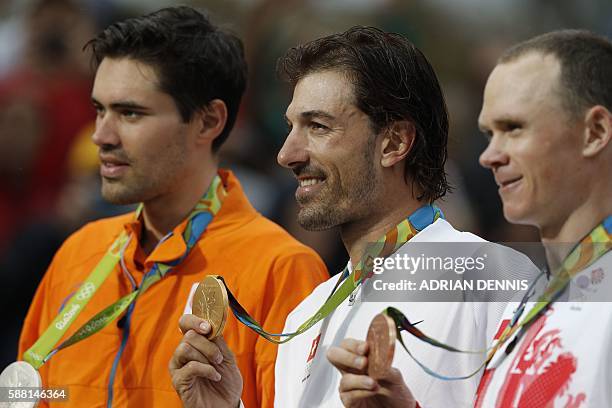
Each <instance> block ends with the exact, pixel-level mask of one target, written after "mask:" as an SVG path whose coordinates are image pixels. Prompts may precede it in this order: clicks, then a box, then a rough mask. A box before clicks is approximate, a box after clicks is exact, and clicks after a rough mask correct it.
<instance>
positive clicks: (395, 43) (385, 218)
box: [171, 27, 531, 408]
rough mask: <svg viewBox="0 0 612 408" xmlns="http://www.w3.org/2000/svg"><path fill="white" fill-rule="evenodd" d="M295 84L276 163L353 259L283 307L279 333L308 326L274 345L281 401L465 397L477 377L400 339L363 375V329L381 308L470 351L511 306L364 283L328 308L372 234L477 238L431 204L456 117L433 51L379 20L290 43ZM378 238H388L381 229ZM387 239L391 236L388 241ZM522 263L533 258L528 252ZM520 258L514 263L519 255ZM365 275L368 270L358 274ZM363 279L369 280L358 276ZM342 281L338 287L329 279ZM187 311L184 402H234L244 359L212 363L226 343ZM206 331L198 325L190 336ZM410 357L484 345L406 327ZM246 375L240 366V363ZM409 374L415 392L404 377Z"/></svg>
mask: <svg viewBox="0 0 612 408" xmlns="http://www.w3.org/2000/svg"><path fill="white" fill-rule="evenodd" d="M278 72H279V74H280V76H281V78H283V79H285V80H286V81H288V82H289V83H290V84H291V85H292V86H293V87H294V88H293V99H292V101H291V103H290V105H289V107H288V108H287V110H286V121H287V124H288V127H289V134H288V135H287V139H286V141H285V143H284V145H283V147H282V149H281V150H280V152H279V154H278V162H279V163H280V164H281V165H282V166H284V167H286V168H288V169H291V170H292V172H293V173H294V174H295V176H296V178H297V180H298V183H299V185H298V188H297V190H296V194H295V196H296V200H297V202H298V204H299V213H298V220H299V222H300V224H301V225H303V226H304V227H305V228H307V229H310V230H323V229H329V228H334V227H338V228H339V230H340V234H341V237H342V240H343V242H344V245H345V247H346V250H347V252H348V254H349V256H350V260H349V263H348V265H347V267H346V268H345V270H344V271H343V272H342V273H341V274H340V275H339V276H335V277H333V278H331V279H330V280H328V281H327V282H325V283H323V284H321V285H319V286H318V287H317V288H316V289H315V290H314V291H313V292H312V294H311V295H310V296H308V297H307V298H306V299H305V300H304V301H303V302H302V303H300V305H298V307H297V308H295V309H294V310H293V311H292V312H291V313H290V315H289V316H288V318H287V321H286V323H285V328H284V330H283V332H284V333H293V332H296V331H302V328H300V327H301V326H302V324H303V323H304V322H306V321H308V320H309V318H311V317H312V316H317V315H319V317H322V316H326V317H325V318H324V319H317V318H315V319H314V321H316V322H315V323H312V324H311V325H306V326H308V327H309V328H308V329H307V330H305V331H304V332H303V333H302V334H300V335H298V336H296V337H294V338H292V339H291V340H290V341H288V342H287V343H285V344H282V345H281V346H280V347H279V354H278V358H277V362H276V389H275V392H276V398H275V406H277V407H279V408H280V407H283V408H284V407H337V406H341V405H342V404H345V405H348V406H385V407H387V406H403V407H409V406H415V404H416V401H419V402H420V403H421V404H423V406H427V407H430V406H438V407H450V406H453V407H463V406H469V405H470V404H471V401H472V397H473V395H474V392H475V390H476V386H477V384H478V379H479V375H475V376H473V377H471V378H469V379H467V380H465V381H456V382H450V383H448V382H445V381H442V380H440V379H438V378H434V377H432V376H430V375H428V374H427V373H425V372H424V371H423V370H422V369H421V367H419V365H418V364H417V363H416V362H415V361H413V360H412V359H411V358H410V357H409V356H408V354H407V353H404V352H401V351H400V350H398V351H397V352H396V353H395V357H394V360H393V364H392V366H393V367H394V368H392V369H390V370H389V371H388V372H387V373H386V375H385V376H384V377H382V378H379V379H378V381H376V380H374V379H372V378H370V377H369V376H368V375H367V370H368V345H367V343H366V342H364V341H363V340H357V339H364V338H365V336H366V333H367V331H368V326H369V324H370V322H371V321H372V319H373V318H374V316H376V315H377V314H378V313H380V312H381V311H382V309H383V308H384V307H386V306H393V307H395V308H397V309H399V310H401V311H402V312H403V313H404V314H405V315H406V316H407V317H408V318H409V319H410V321H420V320H422V322H421V323H420V324H419V326H418V327H419V328H420V329H421V330H423V331H424V332H426V333H427V334H429V335H430V336H432V337H433V338H436V339H438V340H440V341H442V342H445V343H452V344H453V345H454V346H456V347H458V348H461V349H464V350H484V349H485V348H486V345H487V343H488V340H489V339H491V338H492V336H493V330H494V329H495V325H496V324H497V322H498V319H499V316H500V314H501V312H502V310H503V306H501V307H500V305H499V304H496V303H490V304H482V303H468V302H465V303H463V302H422V301H421V302H412V303H410V300H411V297H410V295H409V294H406V295H399V296H403V297H401V298H397V297H395V298H389V301H388V302H385V303H379V302H371V301H368V300H369V299H368V294H365V291H364V290H362V285H356V288H353V290H351V291H350V292H351V294H350V296H349V295H348V294H347V296H346V297H345V298H342V299H340V300H339V301H338V302H337V303H335V304H334V305H333V307H332V308H333V311H332V312H330V313H328V314H325V313H323V312H321V311H320V308H321V307H322V305H324V304H327V302H326V300H327V299H330V294H331V293H334V295H332V296H331V298H335V296H336V294H338V293H342V291H343V289H342V288H343V287H344V285H345V284H348V285H350V284H351V282H355V281H356V280H357V279H360V278H357V277H358V276H363V275H362V274H361V272H363V271H366V270H367V269H366V268H365V267H364V266H363V265H365V263H362V262H361V260H362V258H363V257H364V254H366V253H368V251H369V249H368V248H369V244H371V243H373V242H376V241H377V240H379V239H384V241H385V244H389V246H390V247H394V248H396V249H397V252H395V251H392V252H395V253H396V254H402V253H407V251H410V247H411V244H412V243H433V242H436V243H440V242H446V243H457V242H459V243H466V242H467V243H469V242H471V243H476V244H477V245H480V244H482V243H483V242H484V240H482V239H481V238H479V237H477V236H475V235H473V234H470V233H466V232H460V231H457V230H456V229H454V228H453V227H452V226H451V224H450V223H449V222H447V221H446V220H444V216H443V214H442V213H441V211H440V210H439V208H438V207H436V206H435V205H434V204H433V203H434V201H435V200H437V199H439V198H441V197H443V196H444V195H445V194H446V192H447V190H448V184H447V181H446V177H445V171H444V163H445V161H446V155H447V152H446V145H447V138H448V117H447V111H446V106H445V102H444V97H443V94H442V90H441V89H440V86H439V83H438V80H437V78H436V75H435V73H434V71H433V69H432V67H431V65H430V64H429V62H428V61H427V59H426V58H425V56H424V55H423V54H422V53H421V52H420V51H419V50H418V49H417V48H416V47H415V46H414V45H413V44H412V43H410V41H408V40H407V39H406V38H404V37H402V36H401V35H398V34H393V33H386V32H383V31H381V30H379V29H376V28H371V27H353V28H351V29H349V30H348V31H346V32H343V33H340V34H334V35H330V36H327V37H324V38H320V39H317V40H314V41H312V42H309V43H307V44H304V45H300V46H297V47H294V48H291V49H290V50H289V51H288V52H287V53H286V54H285V56H284V57H282V58H281V59H280V61H279V63H278ZM381 237H382V238H381ZM385 246H386V245H385ZM524 261H525V262H524V264H523V265H522V266H520V265H519V269H520V268H525V269H529V268H530V267H531V265H530V264H529V262H528V261H526V260H524ZM516 265H518V264H515V266H516ZM365 274H366V273H365V272H364V275H365ZM360 282H361V281H360ZM337 287H340V289H338V290H335V289H336V288H337ZM201 323H202V320H201V319H198V318H196V317H195V316H193V315H185V316H183V317H182V318H181V321H180V326H181V329H182V330H183V331H184V332H185V333H186V335H185V337H184V339H183V344H187V345H189V349H195V350H197V351H198V353H195V352H186V350H187V349H188V347H181V348H178V349H177V351H176V352H175V355H174V358H173V361H172V362H171V371H172V373H173V378H174V379H175V382H174V383H175V386H176V387H177V391H178V392H179V394H180V395H181V398H182V399H183V402H184V403H185V406H187V407H190V408H191V407H193V408H195V407H215V408H219V407H236V406H238V405H239V403H240V401H239V400H238V399H236V398H235V396H236V395H239V391H238V390H239V386H240V383H239V381H238V380H237V378H238V374H239V373H238V369H237V367H235V366H234V365H231V364H229V365H223V366H220V365H217V364H215V363H214V360H213V357H214V355H216V353H219V352H221V353H222V354H223V355H224V358H227V359H228V360H229V361H231V355H232V352H231V350H230V349H229V348H228V347H227V345H226V344H225V343H224V342H223V340H222V339H220V338H217V339H215V340H214V341H213V342H211V341H208V340H207V339H206V337H205V335H206V334H207V333H208V331H207V330H202V328H200V327H199V325H200V324H201ZM194 333H199V334H200V335H199V336H196V335H194ZM404 341H405V343H406V345H407V347H408V348H409V349H410V350H411V351H412V352H413V354H415V355H418V356H421V358H422V359H423V358H425V359H426V360H425V361H426V363H427V365H428V366H429V367H430V368H432V369H433V370H435V371H437V372H443V373H448V372H453V373H468V372H470V371H473V370H474V368H477V367H478V364H479V363H478V361H479V360H480V361H482V360H483V359H484V353H481V354H474V355H467V354H454V355H451V354H452V353H448V352H446V351H444V350H441V349H439V348H432V347H431V346H430V345H428V344H425V343H423V342H421V341H419V340H418V339H416V338H412V337H408V336H405V338H404ZM242 375H243V376H244V375H245V374H244V373H242ZM402 378H403V379H404V380H405V381H407V382H408V383H409V384H411V385H414V388H413V389H414V393H411V392H410V391H408V390H407V389H406V388H405V387H399V386H396V385H397V384H402Z"/></svg>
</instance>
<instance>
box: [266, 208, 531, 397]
mask: <svg viewBox="0 0 612 408" xmlns="http://www.w3.org/2000/svg"><path fill="white" fill-rule="evenodd" d="M411 242H483V243H484V242H486V241H484V240H482V239H481V238H479V237H477V236H476V235H473V234H470V233H466V232H459V231H457V230H455V229H454V228H453V227H452V226H451V225H450V224H449V223H448V222H446V221H444V220H442V219H439V220H437V221H436V222H435V223H433V224H432V225H430V226H428V227H427V228H425V229H424V230H423V231H421V232H420V233H419V234H417V235H416V236H415V237H413V238H412V240H411V241H410V242H409V243H407V244H405V245H404V246H403V247H402V248H400V250H399V251H398V252H399V253H402V252H403V251H405V250H406V248H409V246H410V243H411ZM508 252H509V253H512V255H511V256H512V257H514V258H519V261H518V262H510V263H509V264H510V265H512V267H513V268H518V269H521V268H523V270H529V275H530V276H532V275H533V273H535V267H534V266H533V265H532V264H531V262H530V261H529V260H528V258H526V257H524V256H523V255H519V254H518V253H516V252H514V251H510V250H509V251H508ZM517 265H519V266H518V267H517ZM349 267H350V265H349ZM337 279H338V277H337V276H335V277H332V278H331V279H330V280H328V281H327V282H325V283H323V284H321V285H319V286H318V287H317V288H316V289H315V290H314V291H313V293H312V294H311V295H310V296H308V297H307V298H306V299H305V300H304V301H303V302H302V303H301V304H300V305H299V306H298V307H297V308H296V309H295V310H294V311H293V312H291V313H290V314H289V316H288V318H287V321H286V324H285V329H284V332H285V333H287V332H292V331H295V329H296V328H297V327H298V326H299V325H300V324H302V323H303V322H304V321H305V320H306V319H308V318H309V317H310V316H312V315H313V314H314V313H315V311H316V310H317V309H318V308H319V307H320V306H321V305H322V304H323V302H324V301H325V299H326V298H327V296H328V295H329V294H330V291H331V290H332V289H333V287H334V285H335V283H336V281H337ZM360 298H361V296H357V297H356V300H355V301H354V303H353V304H352V305H351V302H350V300H345V301H344V302H343V303H342V304H341V305H339V306H338V308H337V309H336V310H335V311H334V312H333V313H332V314H331V315H330V316H328V317H327V318H326V319H324V320H323V321H321V322H319V323H317V324H316V325H315V326H313V327H312V328H310V329H309V330H308V331H307V332H305V333H303V334H301V335H299V336H297V337H296V338H294V339H292V340H291V341H289V342H288V343H285V344H282V345H280V346H279V351H278V357H277V361H276V371H275V377H276V390H275V393H276V394H275V395H276V397H275V406H276V407H277V408H287V407H340V406H342V403H341V401H340V396H339V393H338V386H339V383H340V373H339V372H338V371H337V370H336V369H335V368H334V367H333V366H332V365H331V364H330V363H329V361H328V360H327V358H326V352H327V350H328V349H329V347H330V345H338V344H339V343H340V342H341V341H342V340H343V339H345V338H356V339H360V340H365V337H366V334H367V330H368V326H369V324H370V322H371V320H372V318H373V317H374V316H375V315H376V314H378V313H380V312H381V311H382V310H383V309H384V308H385V307H387V306H393V307H396V308H397V309H400V310H401V311H402V312H403V313H404V314H405V315H406V316H407V317H408V319H409V320H410V321H413V322H415V321H419V320H423V322H422V323H420V324H419V326H418V327H419V328H420V329H421V330H422V331H424V332H425V333H427V334H428V335H430V336H432V337H433V338H435V339H437V340H439V341H442V342H445V343H447V344H451V345H453V346H456V347H459V348H463V349H470V350H484V349H486V347H487V344H489V343H490V341H492V339H493V335H494V330H495V329H496V327H497V324H498V322H499V319H500V317H501V314H502V312H503V310H504V309H505V306H506V304H505V303H475V302H474V303H468V302H465V303H461V302H444V303H443V302H412V303H408V302H401V303H399V302H389V303H380V302H362V301H361V299H360ZM409 300H410V295H409V292H406V301H409ZM319 334H320V335H321V337H320V339H319V341H318V347H315V346H316V343H317V340H316V339H317V337H318V336H319ZM403 338H404V341H405V343H406V346H407V347H408V348H409V350H411V351H412V352H413V354H414V355H415V356H416V357H417V358H418V359H419V360H420V361H421V362H423V363H425V364H426V365H427V366H428V367H430V368H432V369H433V370H435V371H436V372H438V373H440V374H444V375H451V376H459V375H466V374H468V373H470V372H472V371H474V370H475V369H476V368H477V367H478V366H479V365H480V363H481V362H482V361H484V358H485V357H484V354H481V355H468V354H460V353H450V352H447V351H444V350H442V349H439V348H434V347H432V346H430V345H428V344H425V343H423V342H421V341H419V340H418V339H415V338H414V337H413V336H411V335H409V334H406V333H404V336H403ZM314 349H316V354H315V355H314V358H313V359H312V360H311V361H308V358H309V355H310V354H312V351H313V350H314ZM393 366H394V367H396V368H398V369H399V370H400V371H401V372H402V375H403V377H404V380H405V381H406V383H407V384H408V386H409V387H410V389H411V390H412V392H413V394H414V395H415V397H416V399H417V401H418V402H419V404H420V405H421V406H422V407H423V408H429V407H442V408H450V407H453V408H460V407H468V406H471V404H472V401H473V396H474V393H475V392H476V387H477V385H478V382H479V379H480V376H481V375H480V374H478V375H476V376H474V377H472V378H471V379H469V380H464V381H442V380H438V379H436V378H433V377H431V376H429V375H428V374H426V373H425V372H424V371H423V370H422V369H421V368H420V367H419V366H418V365H417V364H416V363H415V362H414V361H413V360H412V359H411V358H410V357H409V356H408V355H407V353H406V352H405V351H404V350H403V349H401V348H400V346H399V344H397V346H396V351H395V356H394V360H393Z"/></svg>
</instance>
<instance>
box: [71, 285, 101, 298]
mask: <svg viewBox="0 0 612 408" xmlns="http://www.w3.org/2000/svg"><path fill="white" fill-rule="evenodd" d="M95 291H96V285H94V284H93V283H91V282H87V283H85V284H84V285H83V286H81V289H79V291H78V293H77V296H76V298H77V299H78V300H85V299H89V298H90V297H91V295H93V293H94V292H95Z"/></svg>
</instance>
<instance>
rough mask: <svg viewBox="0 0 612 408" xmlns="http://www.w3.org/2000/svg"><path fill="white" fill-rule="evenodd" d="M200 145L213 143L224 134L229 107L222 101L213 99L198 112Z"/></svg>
mask: <svg viewBox="0 0 612 408" xmlns="http://www.w3.org/2000/svg"><path fill="white" fill-rule="evenodd" d="M196 120H197V121H198V123H197V125H198V126H199V132H198V138H197V141H198V143H212V142H213V140H215V139H216V138H217V136H219V135H220V134H221V132H223V129H224V128H225V124H226V123H227V106H226V105H225V102H223V101H222V100H221V99H213V100H212V101H210V102H208V104H207V105H206V106H204V107H203V108H202V109H200V110H199V111H198V112H197V117H196Z"/></svg>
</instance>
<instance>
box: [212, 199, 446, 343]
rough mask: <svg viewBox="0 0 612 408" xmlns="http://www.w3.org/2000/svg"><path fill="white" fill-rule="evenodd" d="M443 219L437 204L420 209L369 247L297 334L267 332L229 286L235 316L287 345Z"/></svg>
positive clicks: (334, 308) (264, 334) (263, 335)
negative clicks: (379, 261)
mask: <svg viewBox="0 0 612 408" xmlns="http://www.w3.org/2000/svg"><path fill="white" fill-rule="evenodd" d="M439 218H444V214H443V213H442V210H440V208H438V207H436V206H433V205H426V206H423V207H420V208H419V209H417V210H416V211H415V212H414V213H413V214H411V215H410V216H409V217H407V218H405V219H404V220H402V222H400V223H399V224H398V225H396V226H395V227H394V228H393V229H391V230H390V231H389V232H387V233H386V234H385V235H383V236H382V237H381V238H379V239H378V240H377V241H376V242H375V243H374V244H373V245H370V246H368V248H367V249H366V251H365V254H364V255H363V256H362V258H361V260H360V261H359V263H358V264H357V266H356V267H355V268H354V269H353V271H352V272H351V273H350V274H349V271H348V268H344V270H343V272H342V273H341V275H340V278H339V279H338V281H337V282H336V285H335V286H334V288H333V290H332V291H331V293H330V295H329V296H328V298H327V300H326V301H325V302H324V303H323V305H322V306H321V307H320V308H319V309H318V310H317V312H316V313H315V314H314V315H313V316H312V317H310V318H309V319H307V320H306V321H305V322H304V323H302V324H301V325H300V326H299V327H298V328H297V330H296V331H295V332H293V333H269V332H267V331H266V330H264V329H263V327H262V326H261V324H259V323H258V322H257V321H256V320H255V319H253V318H252V317H251V315H249V313H248V312H247V311H246V310H245V309H244V307H242V306H241V305H240V303H239V302H238V300H237V299H236V297H235V296H234V295H233V294H232V292H231V290H230V289H229V288H227V285H226V288H227V295H228V298H229V303H230V308H231V309H232V313H233V314H234V316H236V318H237V319H238V321H240V322H241V323H242V324H244V325H246V326H247V327H249V328H250V329H252V330H253V331H255V332H256V333H257V334H259V335H260V336H262V337H263V338H265V339H266V340H268V341H270V342H272V343H276V344H282V343H286V342H288V341H289V340H291V339H292V338H294V337H295V336H297V335H299V334H301V333H304V332H305V331H306V330H308V329H310V328H311V327H312V326H314V325H315V324H317V323H318V322H320V321H321V320H323V319H325V318H326V317H327V316H329V315H330V314H331V313H332V312H333V311H334V310H336V308H337V307H338V306H339V305H340V304H341V303H342V302H343V301H344V300H345V299H346V298H348V297H349V296H350V295H351V293H353V292H354V291H355V289H357V287H359V285H361V284H362V283H364V282H365V281H366V280H367V279H368V278H369V277H370V276H372V271H373V260H374V258H377V257H387V256H389V255H391V254H393V253H394V252H395V251H397V250H398V249H399V248H400V247H401V246H402V245H404V244H405V243H406V242H407V241H409V240H410V239H411V238H412V237H414V236H415V235H416V234H417V233H418V232H419V231H422V230H423V229H425V228H426V227H427V226H429V225H431V224H433V223H434V222H435V221H436V220H438V219H439ZM224 283H225V282H224Z"/></svg>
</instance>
